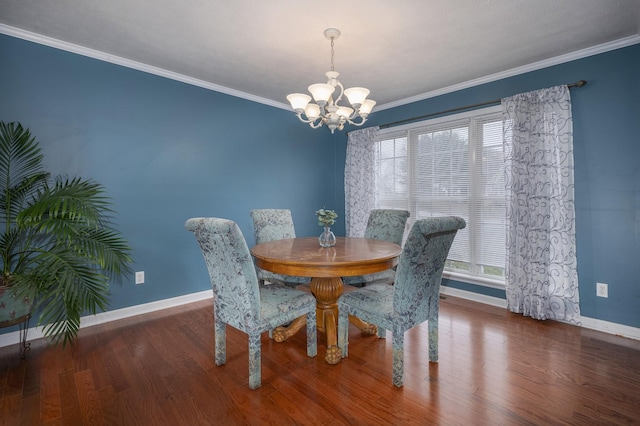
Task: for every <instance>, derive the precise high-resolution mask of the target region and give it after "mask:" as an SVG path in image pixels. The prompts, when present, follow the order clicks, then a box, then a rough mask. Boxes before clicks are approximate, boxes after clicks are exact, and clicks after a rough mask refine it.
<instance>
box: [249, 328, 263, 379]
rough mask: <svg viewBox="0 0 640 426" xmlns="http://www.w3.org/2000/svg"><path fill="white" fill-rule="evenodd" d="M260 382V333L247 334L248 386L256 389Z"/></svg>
mask: <svg viewBox="0 0 640 426" xmlns="http://www.w3.org/2000/svg"><path fill="white" fill-rule="evenodd" d="M261 384H262V371H261V359H260V334H249V388H250V389H258V388H259V387H260V385H261Z"/></svg>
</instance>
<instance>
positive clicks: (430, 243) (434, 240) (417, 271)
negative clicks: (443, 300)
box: [393, 216, 466, 324]
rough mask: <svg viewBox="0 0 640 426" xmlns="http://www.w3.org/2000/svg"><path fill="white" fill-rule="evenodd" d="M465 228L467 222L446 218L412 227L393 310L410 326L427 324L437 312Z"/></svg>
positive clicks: (424, 221) (402, 261) (398, 277)
mask: <svg viewBox="0 0 640 426" xmlns="http://www.w3.org/2000/svg"><path fill="white" fill-rule="evenodd" d="M465 226H466V223H465V221H464V219H462V218H460V217H455V216H445V217H430V218H426V219H420V220H417V221H416V222H415V223H414V224H413V226H412V227H411V231H409V236H408V237H407V241H405V243H404V247H403V249H402V254H401V255H400V261H399V263H398V269H397V272H396V278H395V283H394V290H393V308H394V310H395V311H396V313H398V314H400V315H401V316H402V317H403V318H405V319H406V323H407V324H417V323H420V322H423V321H426V320H427V319H428V318H429V315H430V314H433V313H434V312H432V310H433V309H437V307H438V297H439V296H440V282H441V281H442V271H443V269H444V265H445V262H446V260H447V255H448V254H449V249H450V248H451V244H452V243H453V239H454V238H455V236H456V233H457V231H458V229H462V228H464V227H465ZM436 314H437V312H436Z"/></svg>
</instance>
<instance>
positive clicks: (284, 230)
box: [250, 209, 311, 287]
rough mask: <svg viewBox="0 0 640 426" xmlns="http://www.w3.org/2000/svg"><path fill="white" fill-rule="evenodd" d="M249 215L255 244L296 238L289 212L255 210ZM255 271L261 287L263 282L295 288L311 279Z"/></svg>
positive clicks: (285, 210)
mask: <svg viewBox="0 0 640 426" xmlns="http://www.w3.org/2000/svg"><path fill="white" fill-rule="evenodd" d="M250 215H251V220H252V221H253V233H254V236H255V239H256V244H260V243H264V242H267V241H273V240H283V239H285V238H295V237H296V231H295V228H294V226H293V218H292V217H291V210H288V209H257V210H251V212H250ZM256 270H257V273H258V283H259V284H260V285H261V286H262V285H264V282H265V281H268V282H270V283H272V284H279V285H285V286H287V287H296V286H298V285H300V284H309V283H310V282H311V278H309V277H296V276H293V275H282V274H275V273H273V272H269V271H265V270H263V269H260V268H256Z"/></svg>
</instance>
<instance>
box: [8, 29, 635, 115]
mask: <svg viewBox="0 0 640 426" xmlns="http://www.w3.org/2000/svg"><path fill="white" fill-rule="evenodd" d="M0 34H5V35H9V36H12V37H16V38H20V39H22V40H27V41H31V42H34V43H38V44H42V45H44V46H49V47H53V48H56V49H60V50H64V51H67V52H71V53H76V54H78V55H83V56H87V57H90V58H93V59H98V60H100V61H105V62H109V63H112V64H116V65H121V66H123V67H127V68H131V69H135V70H138V71H142V72H146V73H149V74H154V75H157V76H160V77H165V78H169V79H171V80H176V81H180V82H182V83H186V84H190V85H193V86H198V87H202V88H204V89H208V90H213V91H215V92H220V93H224V94H227V95H230V96H235V97H237V98H241V99H246V100H248V101H251V102H257V103H260V104H264V105H268V106H272V107H275V108H280V109H284V110H287V111H290V110H291V108H290V107H289V105H287V104H285V103H283V102H277V101H274V100H272V99H267V98H263V97H260V96H255V95H251V94H249V93H245V92H241V91H239V90H235V89H230V88H228V87H224V86H220V85H217V84H213V83H209V82H207V81H204V80H199V79H197V78H192V77H188V76H186V75H183V74H179V73H176V72H172V71H168V70H165V69H162V68H158V67H154V66H151V65H147V64H143V63H141V62H136V61H132V60H129V59H126V58H121V57H119V56H115V55H111V54H108V53H105V52H101V51H99V50H94V49H89V48H87V47H83V46H80V45H77V44H73V43H68V42H66V41H62V40H58V39H55V38H52V37H47V36H44V35H41V34H37V33H33V32H30V31H26V30H22V29H20V28H15V27H11V26H9V25H5V24H0ZM638 43H640V35H638V34H636V35H633V36H629V37H625V38H622V39H619V40H615V41H612V42H608V43H603V44H600V45H597V46H592V47H589V48H586V49H582V50H578V51H575V52H571V53H568V54H566V55H561V56H556V57H554V58H550V59H545V60H544V61H539V62H534V63H532V64H529V65H524V66H521V67H517V68H512V69H510V70H506V71H502V72H499V73H495V74H491V75H487V76H485V77H481V78H476V79H473V80H469V81H466V82H463V83H459V84H454V85H452V86H448V87H444V88H442V89H438V90H433V91H431V92H426V93H422V94H420V95H415V96H411V97H409V98H404V99H400V100H397V101H394V102H388V103H386V104H381V105H376V111H382V110H385V109H390V108H395V107H399V106H402V105H407V104H410V103H413V102H418V101H422V100H425V99H429V98H434V97H436V96H441V95H445V94H447V93H452V92H456V91H458V90H463V89H468V88H470V87H474V86H479V85H481V84H485V83H491V82H493V81H497V80H501V79H504V78H508V77H513V76H516V75H519V74H524V73H528V72H531V71H536V70H539V69H543V68H547V67H551V66H554V65H559V64H563V63H566V62H570V61H574V60H576V59H582V58H586V57H589V56H593V55H598V54H600V53H605V52H609V51H611V50H616V49H621V48H623V47H627V46H632V45H634V44H638Z"/></svg>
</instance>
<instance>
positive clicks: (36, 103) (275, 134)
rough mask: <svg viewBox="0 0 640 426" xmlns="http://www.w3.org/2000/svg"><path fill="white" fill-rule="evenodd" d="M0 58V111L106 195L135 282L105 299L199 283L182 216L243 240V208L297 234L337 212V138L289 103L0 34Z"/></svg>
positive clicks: (158, 294)
mask: <svg viewBox="0 0 640 426" xmlns="http://www.w3.org/2000/svg"><path fill="white" fill-rule="evenodd" d="M0 57H1V58H2V66H0V120H2V121H5V122H10V121H19V122H21V123H22V124H23V125H24V126H25V127H28V128H29V129H30V130H31V132H32V134H33V135H34V136H35V137H36V138H37V139H38V140H39V141H40V144H41V147H42V149H43V151H44V155H45V159H44V161H45V165H46V167H47V169H48V170H49V171H51V172H52V173H54V174H69V175H79V176H82V177H85V178H92V179H95V180H96V181H98V182H100V183H102V184H103V185H105V186H106V188H107V190H108V192H109V195H110V196H111V197H112V199H113V201H114V203H115V210H116V211H117V212H118V228H119V229H120V230H121V231H122V233H123V234H124V236H125V237H126V238H127V239H128V241H129V242H130V244H131V246H132V247H133V258H134V261H135V265H134V270H137V271H139V270H143V271H145V275H146V276H145V281H146V282H145V284H143V285H137V286H136V285H134V284H133V277H129V278H128V279H127V280H126V281H125V282H124V283H123V285H122V286H112V296H111V308H114V309H115V308H122V307H127V306H132V305H137V304H141V303H146V302H150V301H156V300H161V299H165V298H170V297H175V296H179V295H184V294H190V293H194V292H198V291H202V290H207V289H210V288H211V286H210V284H209V281H208V276H207V272H206V268H205V265H204V262H203V260H202V255H201V254H200V250H199V248H198V247H197V244H196V241H195V238H194V237H193V235H192V234H191V233H189V232H188V231H186V230H185V229H184V222H185V220H186V219H187V218H189V217H194V216H218V217H224V218H229V219H232V220H234V221H236V222H237V223H238V224H239V226H240V228H241V229H242V231H243V233H244V235H245V238H246V239H247V243H248V244H249V246H252V245H253V244H254V239H253V228H252V225H251V221H250V218H249V210H251V209H254V208H289V209H291V211H292V215H293V218H294V221H295V223H296V231H297V234H298V235H300V236H311V235H313V236H316V235H319V234H320V232H321V228H320V227H319V226H318V224H317V219H316V217H315V214H314V211H315V210H317V209H319V208H322V207H327V208H335V209H336V210H338V211H341V210H344V190H343V189H342V184H343V183H342V177H341V175H342V168H343V166H342V164H344V141H342V142H337V141H336V136H334V135H331V133H330V132H329V131H328V130H327V129H326V128H323V129H318V130H312V129H310V128H309V127H308V126H307V125H305V124H303V123H301V122H299V121H298V120H297V119H296V118H295V115H294V114H293V113H292V112H288V111H285V110H281V109H277V108H273V107H269V106H265V105H262V104H258V103H255V102H250V101H247V100H243V99H239V98H236V97H232V96H227V95H224V94H220V93H217V92H213V91H210V90H206V89H202V88H199V87H194V86H191V85H188V84H183V83H180V82H176V81H173V80H169V79H166V78H162V77H158V76H154V75H151V74H147V73H144V72H139V71H135V70H132V69H129V68H125V67H121V66H117V65H113V64H109V63H105V62H102V61H98V60H94V59H91V58H87V57H84V56H80V55H76V54H72V53H68V52H65V51H61V50H57V49H53V48H49V47H45V46H42V45H39V44H34V43H31V42H26V41H23V40H20V39H16V38H13V37H9V36H2V35H0ZM338 169H340V170H338ZM336 200H337V201H336ZM341 219H342V218H341ZM334 230H335V231H336V233H337V234H338V235H340V234H342V235H343V234H344V221H343V220H339V221H338V223H336V226H334ZM4 331H6V330H0V332H4Z"/></svg>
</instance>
